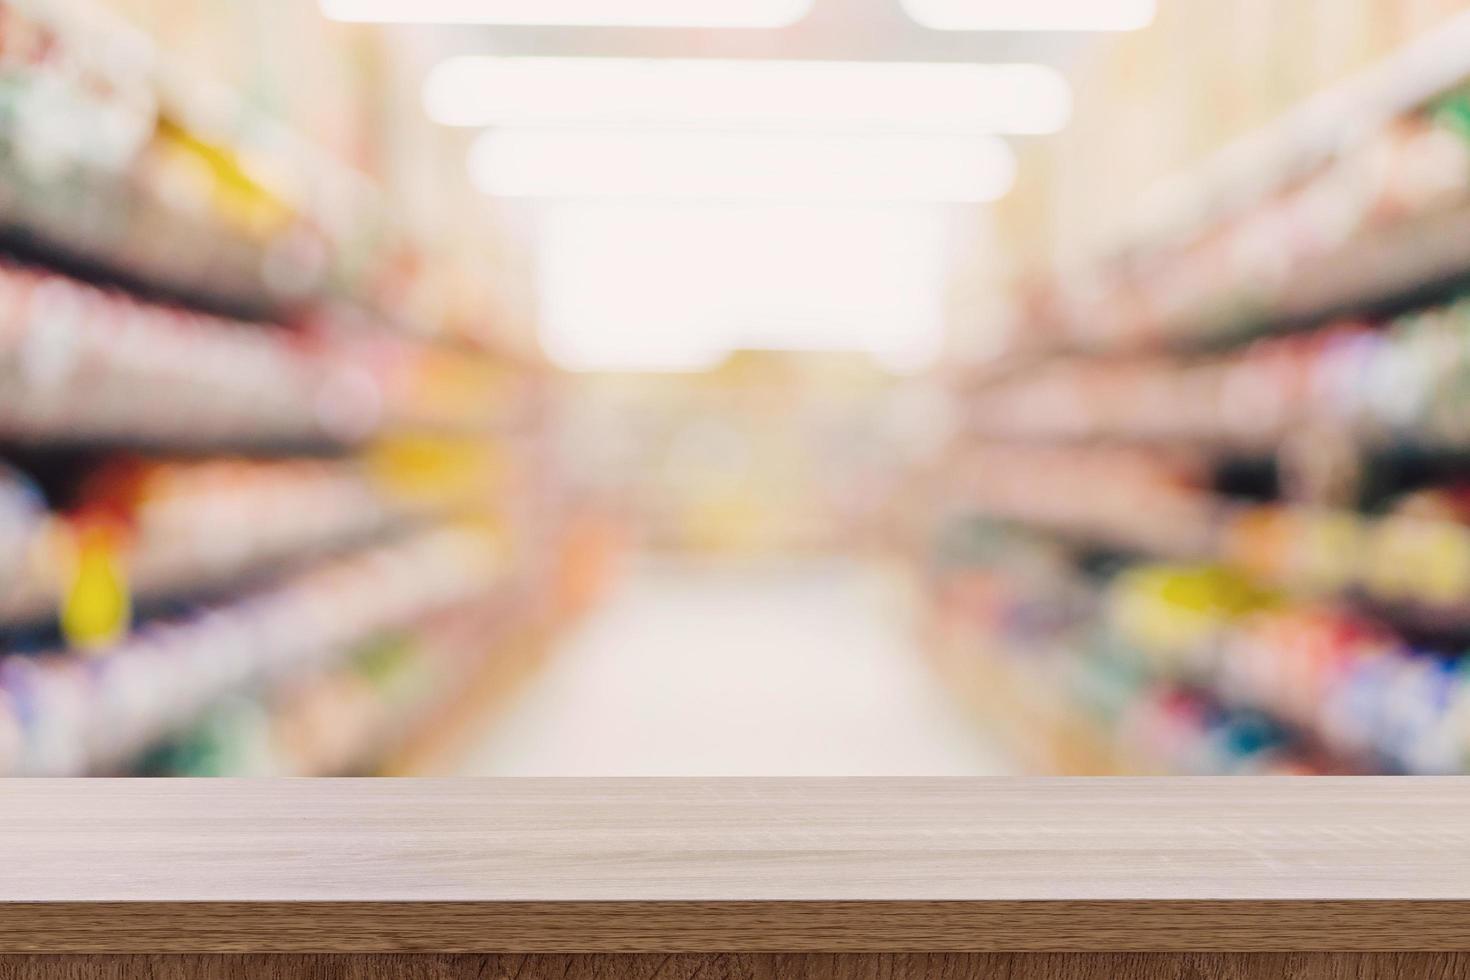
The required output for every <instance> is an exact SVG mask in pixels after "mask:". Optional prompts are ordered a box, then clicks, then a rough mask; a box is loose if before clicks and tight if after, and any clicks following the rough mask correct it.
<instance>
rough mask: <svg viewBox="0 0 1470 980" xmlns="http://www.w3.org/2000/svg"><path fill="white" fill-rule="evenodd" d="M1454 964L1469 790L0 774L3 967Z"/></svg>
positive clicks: (1429, 784)
mask: <svg viewBox="0 0 1470 980" xmlns="http://www.w3.org/2000/svg"><path fill="white" fill-rule="evenodd" d="M803 949H805V950H845V949H851V950H881V949H889V950H892V949H905V950H1048V949H1051V950H1085V949H1119V950H1130V949H1152V950H1186V949H1238V950H1247V949H1256V950H1269V949H1277V950H1293V949H1315V950H1331V949H1343V950H1368V949H1382V950H1415V949H1421V950H1455V949H1470V780H1461V779H1273V780H1112V779H1089V780H1065V779H1062V780H747V779H731V780H639V779H634V780H581V779H568V780H270V781H229V780H216V781H190V780H170V781H46V780H41V781H24V780H17V781H0V951H8V952H46V951H66V950H77V951H119V952H127V951H168V950H174V951H208V950H241V951H243V950H294V951H307V950H340V951H372V950H423V951H456V950H463V951H486V952H489V951H498V950H504V951H554V950H583V951H590V950H625V951H636V950H670V951H680V950H728V951H736V950H772V951H775V950H803Z"/></svg>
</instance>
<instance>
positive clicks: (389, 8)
mask: <svg viewBox="0 0 1470 980" xmlns="http://www.w3.org/2000/svg"><path fill="white" fill-rule="evenodd" d="M321 8H322V13H324V14H326V15H327V16H328V17H329V18H331V19H332V20H345V21H367V22H372V23H387V24H506V25H518V24H524V25H544V26H549V27H786V26H788V25H790V24H794V23H796V22H797V21H798V20H800V19H801V18H802V17H804V16H806V13H807V11H808V10H810V9H811V0H321Z"/></svg>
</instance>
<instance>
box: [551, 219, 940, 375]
mask: <svg viewBox="0 0 1470 980" xmlns="http://www.w3.org/2000/svg"><path fill="white" fill-rule="evenodd" d="M954 220H955V219H954V217H953V215H952V214H950V213H949V212H948V210H947V209H945V208H943V207H938V206H923V207H885V206H872V205H869V206H790V205H765V206H761V207H750V206H741V207H722V206H719V205H679V204H669V203H627V202H622V203H609V202H598V203H577V204H559V205H555V206H553V207H552V208H551V209H550V210H549V212H548V214H547V216H546V221H545V224H544V225H543V230H542V238H541V241H540V249H539V261H538V269H539V290H540V308H541V314H542V315H541V318H540V321H539V324H540V326H539V330H540V331H541V342H542V346H543V347H544V348H545V349H546V352H547V354H548V355H549V356H550V357H551V358H552V360H553V361H555V362H556V363H557V364H559V365H560V366H562V367H564V368H567V369H570V370H576V371H641V370H648V371H654V370H656V371H696V370H702V369H705V368H709V367H712V366H714V365H715V364H717V363H718V362H719V361H720V360H722V359H723V358H724V356H725V355H727V354H728V353H729V352H731V351H734V350H752V349H755V350H796V351H812V350H815V351H846V352H863V353H869V354H873V355H875V356H876V357H877V358H878V360H879V361H880V362H881V363H883V364H885V365H891V366H893V367H895V368H903V369H913V368H915V367H918V366H921V365H923V364H925V363H926V362H929V361H932V359H933V358H934V356H936V355H937V353H938V350H939V347H940V340H941V338H942V334H943V324H944V305H943V304H944V300H943V297H944V284H945V282H946V279H947V276H948V273H949V270H950V263H951V258H952V238H951V228H952V226H951V222H952V221H954Z"/></svg>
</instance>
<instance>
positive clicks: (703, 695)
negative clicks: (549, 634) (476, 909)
mask: <svg viewBox="0 0 1470 980" xmlns="http://www.w3.org/2000/svg"><path fill="white" fill-rule="evenodd" d="M885 586H886V587H885ZM895 591H896V590H894V589H893V588H892V586H891V584H886V583H885V580H884V579H883V577H882V576H881V575H879V574H878V573H876V572H874V571H872V570H870V569H867V568H865V567H863V566H854V565H846V564H839V563H828V562H807V563H799V564H790V565H781V566H774V567H773V566H765V567H760V568H750V567H743V568H729V567H709V566H690V565H687V564H669V563H649V564H644V565H642V566H640V568H639V571H638V572H637V573H636V574H634V575H632V576H631V577H630V578H629V579H628V580H627V581H626V583H625V584H624V585H623V587H622V588H621V589H620V590H619V591H618V592H617V593H616V594H614V595H613V596H612V597H611V598H610V599H609V600H608V601H607V602H606V603H605V604H604V605H603V606H602V607H600V608H599V609H598V610H597V611H595V612H594V613H593V614H592V615H591V616H590V617H589V618H588V619H587V620H586V621H585V622H584V623H583V624H582V625H581V627H580V628H578V629H576V630H575V631H573V633H572V634H571V635H570V636H569V637H568V638H567V640H566V642H565V644H564V645H563V646H562V648H561V649H559V650H558V651H556V653H555V654H554V657H553V659H552V660H551V661H550V663H549V664H548V665H547V667H546V668H545V669H544V670H543V672H542V673H541V674H539V675H538V676H537V677H536V678H535V679H534V680H533V681H531V683H530V685H529V686H528V687H527V688H526V690H525V691H524V692H523V693H522V694H521V696H520V697H519V698H518V699H517V700H516V701H514V702H513V703H511V704H510V705H508V706H503V708H502V710H501V711H500V712H499V713H498V716H497V717H496V718H493V719H488V720H487V722H486V726H487V727H486V729H485V731H484V733H483V735H482V736H480V738H479V741H478V742H477V744H475V745H474V747H473V748H471V750H470V751H469V752H468V753H466V755H465V756H464V758H463V759H462V760H461V766H460V770H459V774H461V775H478V776H598V775H605V776H635V775H637V776H659V775H702V776H726V775H749V776H798V775H800V776H844V775H850V776H863V775H875V776H876V775H884V776H896V775H912V776H940V775H946V776H958V775H967V776H969V775H997V774H1003V773H1004V772H1005V771H1006V768H1005V764H1004V762H1003V760H1002V758H1001V756H1000V755H999V754H998V753H997V752H996V751H995V750H994V749H993V748H992V747H991V746H990V745H989V744H988V742H987V741H986V740H985V738H984V736H983V735H982V733H981V732H980V730H979V728H978V727H977V726H976V724H975V722H974V721H973V720H972V719H971V718H969V717H967V716H965V715H964V713H963V712H962V710H961V709H960V708H959V707H958V706H957V705H956V704H955V703H954V701H953V700H952V699H951V698H950V697H949V696H948V695H947V694H946V692H945V691H944V690H943V689H942V688H941V687H940V686H939V684H938V682H937V679H936V678H935V677H934V676H933V675H932V674H931V673H930V671H929V670H928V668H927V666H926V664H925V662H924V658H923V656H922V654H921V651H919V650H918V649H917V648H916V646H915V637H914V634H913V630H912V629H911V626H910V624H909V623H908V622H907V621H906V616H905V615H904V612H903V605H902V602H901V601H900V599H899V597H898V596H896V595H895V594H893V593H894V592H895Z"/></svg>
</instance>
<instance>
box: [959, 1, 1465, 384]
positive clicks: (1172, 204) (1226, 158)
mask: <svg viewBox="0 0 1470 980" xmlns="http://www.w3.org/2000/svg"><path fill="white" fill-rule="evenodd" d="M1467 39H1470V15H1461V16H1459V17H1457V18H1454V19H1452V20H1451V21H1449V22H1448V23H1447V24H1446V25H1444V26H1442V27H1440V28H1439V29H1437V30H1435V31H1433V32H1431V33H1430V34H1429V35H1427V36H1426V37H1424V38H1422V39H1420V40H1419V41H1417V42H1415V43H1413V44H1411V45H1409V46H1407V47H1406V48H1405V49H1403V50H1402V51H1400V52H1399V53H1398V54H1396V55H1395V56H1393V57H1392V58H1390V59H1388V60H1387V61H1386V62H1384V63H1382V64H1380V65H1378V66H1376V67H1374V68H1373V69H1371V70H1369V71H1366V72H1363V73H1362V74H1360V75H1358V76H1357V77H1355V78H1352V79H1350V80H1349V81H1348V82H1346V83H1343V84H1340V85H1339V86H1337V87H1336V88H1334V89H1331V90H1328V91H1325V92H1322V93H1320V94H1319V95H1317V96H1315V97H1314V98H1312V99H1310V100H1309V101H1308V102H1306V103H1305V104H1303V105H1302V106H1300V107H1299V108H1298V109H1297V110H1296V111H1293V112H1291V113H1288V114H1286V115H1285V116H1283V117H1282V118H1280V119H1278V120H1277V121H1276V122H1275V123H1273V124H1272V125H1270V126H1268V127H1266V128H1265V129H1263V130H1261V131H1259V132H1257V133H1255V134H1253V135H1252V136H1250V137H1248V138H1246V139H1244V140H1242V141H1240V142H1238V143H1236V144H1234V145H1231V146H1229V147H1226V148H1225V149H1224V150H1222V151H1220V152H1219V153H1218V154H1217V155H1216V156H1215V157H1213V158H1211V159H1209V160H1207V161H1205V162H1204V163H1203V164H1201V165H1199V166H1198V167H1196V168H1195V169H1193V170H1191V171H1189V172H1187V173H1184V174H1181V175H1179V176H1177V177H1175V178H1173V179H1170V180H1168V181H1166V182H1164V183H1162V184H1161V185H1160V186H1159V187H1158V188H1157V189H1156V191H1155V192H1154V193H1153V194H1152V195H1151V196H1149V197H1147V198H1146V199H1145V200H1143V201H1141V202H1139V205H1138V207H1136V208H1135V209H1134V214H1135V215H1136V217H1135V219H1134V220H1133V221H1132V222H1131V224H1130V225H1129V227H1128V228H1127V229H1126V230H1124V231H1123V232H1122V233H1121V234H1119V235H1118V236H1117V237H1116V239H1115V241H1114V242H1113V243H1112V245H1110V246H1109V247H1108V248H1107V249H1106V250H1105V251H1104V254H1102V255H1101V256H1100V257H1093V258H1082V259H1080V260H1071V261H1068V262H1066V263H1064V264H1062V265H1061V266H1060V267H1059V268H1057V269H1056V270H1053V272H1052V273H1051V275H1050V277H1049V279H1048V280H1046V281H1045V284H1044V285H1042V286H1041V287H1040V288H1039V289H1037V290H1035V292H1034V293H1033V294H1032V296H1031V298H1030V300H1029V302H1028V310H1029V312H1028V313H1027V314H1026V315H1025V318H1024V319H1025V322H1022V323H1019V324H1016V325H1015V329H1013V330H1011V335H1012V336H1013V337H1015V338H1016V341H1017V344H1016V346H1015V348H1014V349H1012V350H1010V351H1007V352H1004V353H1003V354H1002V356H1001V357H999V359H998V360H997V361H996V362H995V363H993V364H990V365H981V366H979V367H978V368H977V369H976V370H975V371H974V372H972V373H971V375H970V377H969V381H970V382H971V383H972V384H975V385H979V386H982V387H983V386H987V385H989V384H992V383H996V382H1005V381H1007V380H1009V379H1011V378H1012V377H1014V376H1015V375H1016V374H1017V373H1019V372H1025V371H1027V370H1030V369H1033V368H1035V367H1036V366H1038V365H1042V364H1046V363H1049V362H1050V361H1052V360H1054V359H1056V358H1058V357H1061V358H1096V357H1115V356H1118V355H1127V354H1131V355H1135V356H1137V355H1144V354H1159V353H1164V352H1172V353H1174V354H1187V353H1193V352H1198V351H1201V350H1218V349H1221V348H1226V347H1231V346H1238V345H1240V344H1243V343H1246V342H1249V341H1251V340H1254V339H1257V338H1260V337H1262V336H1269V335H1275V334H1281V333H1288V332H1296V331H1300V330H1302V329H1309V328H1312V327H1316V326H1320V325H1322V324H1324V323H1326V322H1328V321H1330V320H1332V319H1335V318H1341V317H1349V316H1351V317H1363V316H1382V315H1386V314H1393V313H1397V312H1400V311H1402V310H1405V309H1408V308H1411V307H1413V306H1415V305H1422V304H1423V303H1426V302H1430V301H1435V300H1444V299H1445V298H1447V297H1449V296H1451V295H1453V293H1454V291H1455V290H1456V289H1457V288H1459V287H1461V286H1463V285H1465V284H1466V283H1467V281H1470V234H1467V233H1466V232H1465V230H1464V229H1465V228H1466V227H1467V218H1470V132H1467V131H1466V130H1465V128H1464V126H1463V125H1462V124H1461V117H1462V116H1463V109H1462V105H1463V102H1464V97H1465V94H1464V92H1463V91H1461V87H1462V86H1463V85H1464V83H1466V81H1467V80H1470V56H1467V55H1466V54H1465V51H1466V50H1467V49H1470V48H1467V44H1466V41H1467ZM1457 100H1458V101H1457ZM1446 107H1448V108H1446Z"/></svg>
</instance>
